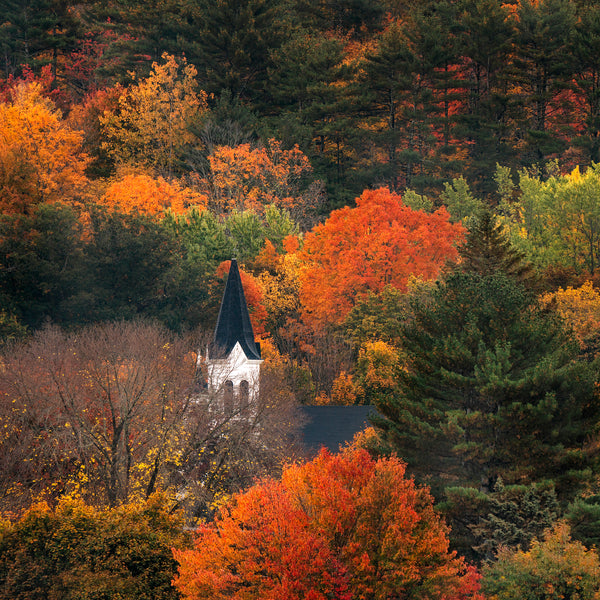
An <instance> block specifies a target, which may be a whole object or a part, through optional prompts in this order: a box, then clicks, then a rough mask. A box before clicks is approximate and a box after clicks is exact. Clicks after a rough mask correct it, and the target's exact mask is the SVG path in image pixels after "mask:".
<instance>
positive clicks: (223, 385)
mask: <svg viewBox="0 0 600 600" xmlns="http://www.w3.org/2000/svg"><path fill="white" fill-rule="evenodd" d="M262 362H263V361H262V358H261V353H260V344H258V343H257V342H256V341H255V339H254V331H253V329H252V323H251V321H250V314H249V313H248V305H247V303H246V297H245V295H244V289H243V287H242V280H241V277H240V271H239V268H238V264H237V261H236V260H235V259H233V260H232V261H231V267H230V268H229V275H228V277H227V283H226V284H225V291H224V292H223V299H222V301H221V308H220V310H219V316H218V318H217V324H216V327H215V333H214V337H213V340H212V342H211V344H210V345H209V347H208V349H207V352H206V378H207V387H208V392H209V393H211V394H216V395H219V396H222V397H223V402H224V403H225V408H226V409H227V408H228V405H232V407H233V405H235V404H237V405H238V406H241V407H242V408H245V405H248V406H251V405H252V403H253V401H255V400H256V399H257V398H258V392H259V379H260V365H261V364H262Z"/></svg>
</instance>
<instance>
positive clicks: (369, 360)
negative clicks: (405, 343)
mask: <svg viewBox="0 0 600 600" xmlns="http://www.w3.org/2000/svg"><path fill="white" fill-rule="evenodd" d="M399 368H400V358H399V356H398V350H397V349H395V348H394V347H393V346H391V345H390V344H387V343H386V342H383V341H381V340H376V341H374V342H366V343H365V345H364V346H363V347H362V348H361V349H360V351H359V354H358V370H359V372H360V374H361V377H360V379H361V383H363V385H364V386H365V387H368V388H372V389H386V388H387V389H393V388H395V387H396V385H397V373H398V369H399Z"/></svg>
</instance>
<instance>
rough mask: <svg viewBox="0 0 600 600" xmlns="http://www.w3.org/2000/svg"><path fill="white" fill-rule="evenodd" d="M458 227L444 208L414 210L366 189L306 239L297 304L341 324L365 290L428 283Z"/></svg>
mask: <svg viewBox="0 0 600 600" xmlns="http://www.w3.org/2000/svg"><path fill="white" fill-rule="evenodd" d="M463 231H464V229H463V227H462V225H460V224H452V223H450V221H449V215H448V212H447V211H446V209H445V208H441V209H439V210H437V211H436V212H434V213H433V214H427V213H425V212H422V211H418V210H413V209H411V208H409V207H407V206H405V205H404V204H403V203H402V200H401V198H400V196H399V195H398V194H395V193H392V192H390V191H389V190H388V189H387V188H380V189H378V190H366V191H365V192H363V194H362V195H361V196H360V198H357V199H356V207H355V208H350V207H348V206H346V207H344V208H342V209H339V210H335V211H333V212H332V213H331V216H330V217H329V219H327V221H325V223H323V224H322V225H317V226H316V227H314V228H313V230H312V231H311V232H310V233H308V234H307V235H306V238H305V242H304V248H303V251H302V258H303V260H304V261H305V262H306V268H305V269H304V270H303V272H302V289H301V300H302V304H303V307H304V311H305V316H306V317H308V319H309V320H310V321H312V322H315V323H317V324H325V323H340V322H341V321H342V320H343V319H344V318H345V317H346V315H347V314H348V313H349V312H350V310H351V309H352V307H353V306H354V304H355V303H356V302H357V301H358V300H359V299H360V298H364V297H365V296H366V295H367V293H368V292H369V291H374V292H380V291H382V290H383V288H384V287H385V286H386V285H392V286H393V287H396V288H398V289H400V290H406V286H407V282H408V279H409V277H410V276H411V275H418V276H421V277H423V278H425V279H431V278H434V277H436V276H437V275H438V273H439V272H440V269H441V267H442V266H443V264H444V263H445V262H446V261H447V260H449V259H454V258H456V256H457V250H456V244H457V242H459V241H460V240H461V239H462V236H463Z"/></svg>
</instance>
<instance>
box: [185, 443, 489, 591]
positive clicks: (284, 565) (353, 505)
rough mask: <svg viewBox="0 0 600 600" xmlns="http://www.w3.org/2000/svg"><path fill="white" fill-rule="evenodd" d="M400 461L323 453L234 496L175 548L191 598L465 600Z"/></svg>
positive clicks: (461, 577) (467, 582) (435, 522)
mask: <svg viewBox="0 0 600 600" xmlns="http://www.w3.org/2000/svg"><path fill="white" fill-rule="evenodd" d="M404 475H405V468H404V464H403V463H402V462H401V461H400V460H398V459H397V458H390V459H380V460H377V461H375V460H374V459H372V458H371V457H370V456H369V454H368V453H367V452H366V451H364V450H356V449H349V450H346V451H345V452H343V453H342V454H339V455H331V454H329V453H327V452H325V451H323V452H322V453H321V454H320V455H319V456H318V457H317V458H315V459H314V460H313V461H311V462H309V463H307V464H305V465H302V466H291V467H288V468H286V469H285V470H284V473H283V476H282V479H281V481H274V480H265V481H263V482H262V483H260V484H258V485H256V486H254V487H252V488H251V489H249V490H248V491H247V492H245V493H243V494H238V495H237V496H235V497H234V498H233V500H232V501H231V502H230V503H229V505H228V506H227V507H226V508H225V509H224V510H223V511H222V512H221V514H220V516H219V517H217V519H216V520H215V521H214V523H212V524H209V525H204V526H203V527H201V528H200V530H199V531H198V533H197V537H196V540H195V547H194V549H193V550H184V551H175V557H176V559H177V560H178V561H179V563H180V568H179V576H178V577H177V578H176V579H175V582H174V583H175V586H176V587H177V588H178V589H179V591H180V592H182V594H183V595H184V597H185V598H187V599H189V600H194V599H197V598H214V599H218V598H223V599H225V598H227V599H230V598H231V599H238V598H239V599H241V598H261V599H263V598H277V599H278V600H280V599H290V600H292V599H298V600H299V599H301V598H302V599H304V598H313V599H314V600H317V599H321V598H328V597H336V598H347V599H351V598H373V599H376V598H391V597H404V596H406V597H409V596H410V597H420V598H446V599H449V598H466V597H471V595H472V594H473V593H476V592H477V589H478V586H477V582H476V580H475V579H474V578H473V576H472V574H467V575H465V573H466V572H467V570H466V567H465V565H464V563H463V561H462V559H458V558H456V557H455V556H454V554H453V553H450V552H448V540H447V537H446V528H445V526H444V525H443V524H442V523H441V522H440V520H439V517H438V516H437V515H436V514H435V512H434V509H433V503H432V498H431V496H430V495H429V492H428V491H427V490H426V489H425V488H418V487H417V486H415V484H414V482H413V481H412V480H411V479H405V477H404Z"/></svg>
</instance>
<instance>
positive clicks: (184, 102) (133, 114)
mask: <svg viewBox="0 0 600 600" xmlns="http://www.w3.org/2000/svg"><path fill="white" fill-rule="evenodd" d="M162 58H163V60H164V63H162V64H158V63H156V62H155V63H153V64H152V72H151V73H150V75H149V76H148V77H147V78H146V79H142V80H141V81H140V82H139V83H137V84H134V85H132V86H130V87H129V88H128V89H127V90H126V91H125V92H124V93H123V94H122V95H121V97H120V98H119V108H118V109H117V110H116V111H114V112H105V113H104V115H103V116H102V117H100V121H101V123H102V125H103V126H104V133H105V135H106V137H107V140H106V142H105V143H104V149H105V150H106V151H107V152H108V153H109V154H110V155H111V156H112V158H113V159H114V160H115V161H116V162H118V163H130V162H137V163H142V164H144V165H147V166H149V167H152V168H155V169H157V171H158V172H159V173H160V174H162V175H171V174H172V173H173V170H174V168H175V165H176V163H177V160H178V158H179V156H180V155H181V152H182V150H183V148H184V147H185V146H186V145H187V144H191V143H192V142H194V140H195V137H194V136H193V134H192V133H191V132H190V124H191V123H192V122H193V121H194V119H197V118H199V116H200V115H202V113H204V112H206V111H207V110H208V106H207V103H206V93H205V92H203V91H200V90H198V84H197V81H196V68H195V67H194V66H193V65H188V64H187V62H186V60H185V58H181V59H179V60H177V59H176V58H175V57H174V56H171V55H169V54H167V53H164V54H163V55H162Z"/></svg>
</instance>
